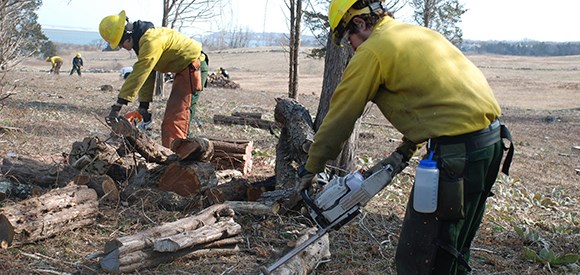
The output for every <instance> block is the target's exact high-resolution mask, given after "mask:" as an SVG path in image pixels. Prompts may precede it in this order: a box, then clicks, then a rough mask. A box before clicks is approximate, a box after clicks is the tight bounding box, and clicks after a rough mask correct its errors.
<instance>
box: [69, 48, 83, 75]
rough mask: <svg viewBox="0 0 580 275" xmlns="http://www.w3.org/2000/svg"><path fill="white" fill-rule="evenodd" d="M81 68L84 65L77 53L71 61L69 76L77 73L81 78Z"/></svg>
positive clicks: (79, 54)
mask: <svg viewBox="0 0 580 275" xmlns="http://www.w3.org/2000/svg"><path fill="white" fill-rule="evenodd" d="M83 66H84V64H83V59H82V57H81V53H77V55H76V56H75V57H74V58H73V60H72V69H71V70H70V75H72V74H73V73H74V72H77V74H78V75H79V76H81V68H82V67H83Z"/></svg>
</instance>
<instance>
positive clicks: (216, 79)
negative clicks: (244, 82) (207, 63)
mask: <svg viewBox="0 0 580 275" xmlns="http://www.w3.org/2000/svg"><path fill="white" fill-rule="evenodd" d="M207 86H208V87H214V88H226V89H239V88H240V84H238V83H236V82H235V81H233V80H230V79H227V78H225V77H224V76H222V75H217V74H215V73H212V74H210V75H209V76H208V78H207Z"/></svg>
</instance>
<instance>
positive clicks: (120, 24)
mask: <svg viewBox="0 0 580 275" xmlns="http://www.w3.org/2000/svg"><path fill="white" fill-rule="evenodd" d="M126 21H127V16H126V15H125V11H124V10H123V11H121V12H120V13H119V15H109V16H107V17H105V18H103V20H101V24H99V33H100V34H101V37H102V38H103V39H105V41H107V42H109V45H111V48H113V49H114V48H117V46H118V45H119V42H121V37H123V32H124V31H125V22H126Z"/></svg>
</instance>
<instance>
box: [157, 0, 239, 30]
mask: <svg viewBox="0 0 580 275" xmlns="http://www.w3.org/2000/svg"><path fill="white" fill-rule="evenodd" d="M227 3H229V1H227V0H163V18H162V20H161V26H163V27H169V28H172V29H177V30H181V29H182V28H183V27H189V26H191V25H193V23H194V22H200V21H201V22H203V21H207V20H209V19H211V18H214V17H215V16H217V15H218V14H217V13H215V12H214V11H215V10H221V9H222V8H223V7H224V5H225V4H227Z"/></svg>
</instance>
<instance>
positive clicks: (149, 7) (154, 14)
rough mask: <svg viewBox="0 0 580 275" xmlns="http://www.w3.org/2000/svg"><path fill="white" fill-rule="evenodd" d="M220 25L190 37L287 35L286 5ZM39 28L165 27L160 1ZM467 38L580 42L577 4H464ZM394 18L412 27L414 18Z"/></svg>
mask: <svg viewBox="0 0 580 275" xmlns="http://www.w3.org/2000/svg"><path fill="white" fill-rule="evenodd" d="M229 1H230V5H228V8H227V9H226V10H225V11H224V14H223V15H221V16H220V17H218V19H219V23H215V22H214V23H212V24H196V26H194V28H193V29H191V30H188V31H186V33H188V34H189V35H194V34H203V33H207V32H213V31H218V30H231V29H239V28H241V29H243V30H246V29H248V30H250V31H255V32H262V31H265V32H287V29H288V27H287V22H286V21H287V20H286V18H287V17H286V16H285V15H284V13H285V12H286V10H285V6H284V4H283V3H284V0H229ZM42 2H43V5H42V7H41V8H40V10H39V11H38V15H39V19H38V21H39V23H40V24H41V25H42V26H44V27H48V28H75V29H84V30H91V31H97V30H98V26H99V22H100V21H101V19H102V18H103V17H105V16H107V15H111V14H118V13H119V12H120V11H121V10H125V11H126V12H127V16H129V18H130V19H131V20H138V19H139V20H146V21H151V22H153V23H154V24H156V25H159V24H160V22H161V14H162V13H161V7H162V1H161V0H122V1H119V0H92V1H88V0H44V1H42ZM460 2H461V3H463V4H464V5H465V7H466V8H467V9H468V11H467V13H465V14H464V15H463V17H462V23H461V25H460V26H461V27H462V29H463V38H464V39H474V40H522V39H531V40H538V41H580V30H579V28H580V19H579V18H580V17H579V16H578V15H577V13H578V11H579V10H580V1H578V0H551V1H545V0H460ZM250 3H251V4H250ZM396 17H397V18H399V19H401V20H403V21H408V22H410V18H411V17H410V13H408V12H405V11H402V12H400V13H398V14H396Z"/></svg>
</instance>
